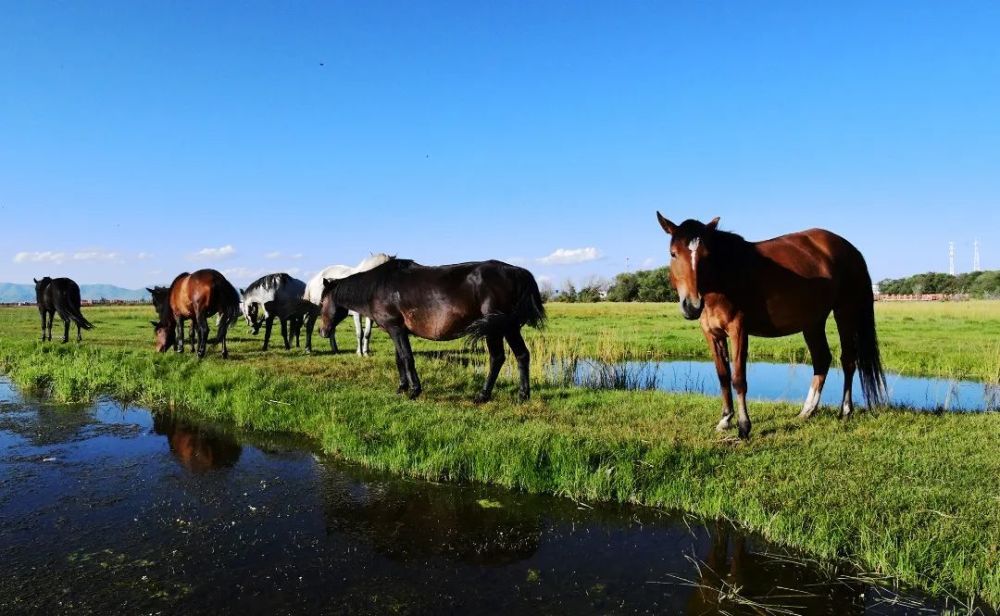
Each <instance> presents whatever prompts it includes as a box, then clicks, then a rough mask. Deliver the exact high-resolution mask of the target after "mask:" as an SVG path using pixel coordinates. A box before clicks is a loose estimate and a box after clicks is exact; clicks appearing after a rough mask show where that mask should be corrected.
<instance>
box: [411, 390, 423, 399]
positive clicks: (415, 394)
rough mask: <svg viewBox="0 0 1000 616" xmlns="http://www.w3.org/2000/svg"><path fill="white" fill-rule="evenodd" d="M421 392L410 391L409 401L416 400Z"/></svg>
mask: <svg viewBox="0 0 1000 616" xmlns="http://www.w3.org/2000/svg"><path fill="white" fill-rule="evenodd" d="M421 391H423V390H422V389H414V390H412V391H411V392H410V395H409V397H410V400H416V399H417V396H419V395H420V392H421Z"/></svg>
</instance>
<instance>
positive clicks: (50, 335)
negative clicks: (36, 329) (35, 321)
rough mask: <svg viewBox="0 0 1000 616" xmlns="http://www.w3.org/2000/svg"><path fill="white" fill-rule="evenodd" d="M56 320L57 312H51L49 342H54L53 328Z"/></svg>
mask: <svg viewBox="0 0 1000 616" xmlns="http://www.w3.org/2000/svg"><path fill="white" fill-rule="evenodd" d="M55 320H56V311H55V310H50V311H49V342H52V326H53V325H54V324H55Z"/></svg>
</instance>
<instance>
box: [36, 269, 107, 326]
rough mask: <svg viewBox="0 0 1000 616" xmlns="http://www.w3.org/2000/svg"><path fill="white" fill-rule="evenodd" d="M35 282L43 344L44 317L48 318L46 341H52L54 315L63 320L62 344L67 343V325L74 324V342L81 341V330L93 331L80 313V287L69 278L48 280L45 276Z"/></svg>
mask: <svg viewBox="0 0 1000 616" xmlns="http://www.w3.org/2000/svg"><path fill="white" fill-rule="evenodd" d="M32 280H34V281H35V302H36V303H37V304H38V314H40V315H41V316H42V342H45V335H46V326H45V317H46V315H47V316H48V319H49V322H48V339H49V340H52V321H53V320H54V319H55V316H56V313H57V312H58V313H59V317H60V318H61V319H62V320H63V339H62V341H63V342H69V323H70V321H72V322H73V323H76V341H77V342H80V341H82V340H83V334H81V333H80V330H81V329H93V328H94V326H93V325H92V324H91V323H90V321H88V320H87V319H85V318H84V317H83V313H81V312H80V304H81V301H80V285H78V284H76V283H75V282H74V281H72V280H70V279H69V278H55V279H53V278H49V277H48V276H46V277H45V278H42V279H41V280H37V279H35V278H32Z"/></svg>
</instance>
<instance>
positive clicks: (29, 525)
mask: <svg viewBox="0 0 1000 616" xmlns="http://www.w3.org/2000/svg"><path fill="white" fill-rule="evenodd" d="M0 554H3V568H4V575H3V576H2V577H0V613H2V614H5V615H8V614H20V613H37V614H56V613H72V614H86V613H94V614H107V613H146V612H163V613H182V614H222V613H311V614H315V613H321V614H325V613H337V614H339V613H361V614H367V613H397V614H399V613H401V614H409V613H415V614H416V613H420V614H423V613H442V612H462V613H468V612H472V613H487V614H500V613H514V612H516V613H574V614H585V613H601V614H606V613H660V614H663V613H668V614H711V613H718V612H719V611H724V612H726V613H730V614H759V613H786V614H787V613H801V614H862V613H869V614H924V613H927V612H926V611H925V610H927V609H935V610H936V609H940V608H941V607H942V606H944V605H945V604H944V602H941V601H937V602H934V601H931V602H927V601H926V600H925V599H923V598H920V597H919V596H916V595H913V594H912V593H907V592H901V593H900V592H894V591H890V590H888V589H886V588H883V587H881V586H878V585H876V584H873V583H871V581H860V580H859V579H858V578H857V577H856V576H855V574H856V572H853V571H850V570H847V569H842V570H839V571H838V570H837V569H836V568H835V567H819V566H816V565H815V564H813V563H811V562H810V561H808V560H807V559H804V558H801V557H800V556H798V555H796V554H794V553H790V552H788V551H787V550H783V549H781V548H778V547H775V546H773V545H769V544H768V543H767V542H766V541H763V540H762V539H760V538H759V537H756V536H753V535H748V534H746V533H743V532H741V531H739V530H737V529H735V528H733V527H732V526H731V525H729V524H726V523H716V522H707V523H706V522H704V521H700V520H697V519H694V518H691V517H684V516H682V515H679V514H672V513H668V512H662V511H656V510H652V509H646V508H639V507H625V506H612V505H586V504H582V503H576V502H574V501H571V500H566V499H559V498H554V497H545V496H533V495H528V494H521V493H516V492H510V491H506V490H501V489H495V488H489V487H484V486H479V485H465V486H458V485H439V484H435V483H429V482H424V481H416V480H408V479H404V478H398V477H391V476H386V475H381V474H376V473H371V472H367V471H365V470H362V469H359V468H357V467H352V466H348V465H345V464H343V463H341V462H338V461H335V460H333V459H330V458H327V457H324V456H322V455H319V454H317V453H316V452H315V450H314V449H313V448H312V447H311V446H310V445H309V444H308V443H304V442H301V441H296V440H295V439H290V438H282V437H280V436H274V435H264V434H247V433H239V434H235V433H233V432H232V431H229V430H226V429H222V428H220V427H218V426H211V425H206V424H200V423H194V422H191V421H188V420H186V419H184V418H182V417H180V416H177V415H172V414H168V413H150V412H149V411H148V410H145V409H141V408H134V407H128V406H124V407H123V406H122V405H120V404H118V403H116V402H113V401H109V400H103V401H99V402H97V403H96V404H93V405H87V406H58V405H52V404H48V403H45V402H41V401H37V400H31V399H25V398H23V397H21V396H20V395H19V394H18V393H17V392H16V391H14V390H13V389H12V388H11V387H10V386H9V384H7V383H6V382H4V381H0Z"/></svg>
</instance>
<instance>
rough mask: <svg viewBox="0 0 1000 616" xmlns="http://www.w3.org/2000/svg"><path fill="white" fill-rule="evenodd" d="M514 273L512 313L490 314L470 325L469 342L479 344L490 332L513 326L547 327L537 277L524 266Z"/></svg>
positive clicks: (468, 330) (468, 331)
mask: <svg viewBox="0 0 1000 616" xmlns="http://www.w3.org/2000/svg"><path fill="white" fill-rule="evenodd" d="M512 275H513V277H514V289H515V293H516V296H517V300H516V303H515V304H514V310H513V311H512V312H510V313H494V314H488V315H486V316H484V317H483V318H481V319H479V320H477V321H476V322H474V323H473V324H472V325H470V326H469V328H468V329H467V330H466V335H467V336H468V342H469V344H472V345H474V344H477V343H478V342H480V341H481V340H483V339H485V338H486V337H487V336H489V335H490V334H494V333H497V332H502V331H506V330H507V329H510V328H511V327H518V328H520V327H523V326H525V325H530V326H531V327H534V328H536V329H541V328H543V327H545V319H546V316H545V304H544V303H543V302H542V293H541V292H540V291H539V290H538V283H537V282H536V281H535V277H534V276H532V275H531V272H529V271H528V270H526V269H522V268H515V269H513V271H512Z"/></svg>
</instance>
